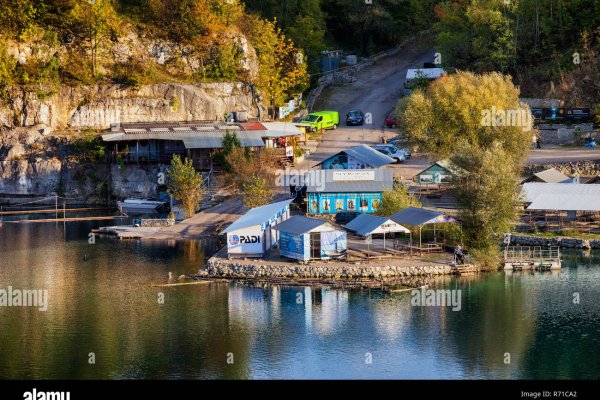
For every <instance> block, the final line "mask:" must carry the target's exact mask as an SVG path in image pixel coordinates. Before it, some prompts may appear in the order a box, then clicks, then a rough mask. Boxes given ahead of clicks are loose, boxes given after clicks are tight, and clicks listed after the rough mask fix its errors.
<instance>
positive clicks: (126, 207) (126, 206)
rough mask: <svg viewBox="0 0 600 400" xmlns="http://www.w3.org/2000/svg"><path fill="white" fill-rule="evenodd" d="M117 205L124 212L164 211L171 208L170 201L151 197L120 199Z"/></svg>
mask: <svg viewBox="0 0 600 400" xmlns="http://www.w3.org/2000/svg"><path fill="white" fill-rule="evenodd" d="M117 206H118V207H119V211H121V212H122V213H125V214H126V213H152V212H155V211H158V212H164V211H167V210H168V208H169V203H168V202H166V201H160V200H150V199H135V198H131V199H125V200H123V201H118V202H117Z"/></svg>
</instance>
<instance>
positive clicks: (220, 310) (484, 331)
mask: <svg viewBox="0 0 600 400" xmlns="http://www.w3.org/2000/svg"><path fill="white" fill-rule="evenodd" d="M94 226H97V225H90V224H86V223H73V224H67V225H66V226H63V225H62V224H58V225H56V224H36V225H9V224H5V225H4V227H3V228H1V229H0V289H6V288H7V287H8V286H9V285H11V286H12V287H14V288H21V289H45V290H48V296H49V306H48V310H47V311H45V312H42V311H39V310H38V309H37V308H32V307H28V308H26V307H0V378H3V379H26V378H43V379H47V378H64V379H86V378H100V379H124V378H146V379H152V378H170V379H177V378H188V379H210V378H217V379H220V378H233V379H248V378H259V379H260V378H291V379H296V378H325V379H335V378H382V379H396V378H397V379H419V378H425V379H455V378H475V379H478V378H491V379H503V378H525V379H534V378H542V379H547V378H558V379H574V378H584V379H597V378H599V377H600V357H599V356H598V354H600V254H596V255H594V254H587V255H586V254H584V253H570V254H567V255H566V256H565V260H564V268H563V270H562V271H560V272H555V273H550V272H548V273H513V274H511V275H508V274H505V273H502V272H500V273H493V274H483V275H480V276H476V277H472V278H463V279H455V278H443V279H441V280H439V281H437V282H436V283H435V284H434V286H433V288H437V289H455V290H458V289H460V290H461V309H460V311H452V309H451V308H450V307H417V306H413V305H411V294H410V292H406V293H398V294H385V293H381V292H378V291H370V292H369V291H344V290H321V289H318V290H315V289H310V288H301V287H300V288H298V287H293V288H290V287H276V286H275V287H267V288H252V287H247V286H242V285H238V284H211V285H195V286H180V287H169V288H157V287H151V284H152V283H166V282H167V281H168V273H169V272H172V273H173V274H174V275H175V276H178V275H180V274H189V273H193V272H194V271H196V270H197V269H198V267H200V266H201V265H202V264H203V263H204V260H205V254H207V252H209V251H210V250H211V247H212V245H213V244H211V243H204V244H196V243H192V242H186V243H176V242H170V243H169V242H163V241H148V242H139V241H118V240H113V239H109V238H96V242H95V244H90V243H89V242H88V236H87V235H88V232H89V230H90V228H91V227H94ZM86 255H87V261H84V256H86ZM161 293H162V294H164V304H159V296H160V294H161ZM577 298H578V300H579V302H578V303H577V301H574V300H577ZM90 353H93V356H94V357H95V363H90V357H91V354H90Z"/></svg>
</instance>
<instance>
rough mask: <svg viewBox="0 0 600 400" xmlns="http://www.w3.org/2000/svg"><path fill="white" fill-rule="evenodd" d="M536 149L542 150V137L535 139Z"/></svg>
mask: <svg viewBox="0 0 600 400" xmlns="http://www.w3.org/2000/svg"><path fill="white" fill-rule="evenodd" d="M535 148H536V149H541V148H542V138H541V137H540V135H537V138H536V139H535Z"/></svg>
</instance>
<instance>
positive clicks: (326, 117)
mask: <svg viewBox="0 0 600 400" xmlns="http://www.w3.org/2000/svg"><path fill="white" fill-rule="evenodd" d="M301 122H302V123H303V124H310V126H308V127H307V129H308V130H309V131H311V132H316V131H320V130H321V129H336V128H337V127H338V125H339V124H340V114H339V113H338V112H337V111H318V112H313V113H310V114H308V115H307V116H306V117H305V118H304V119H303V120H302V121H301Z"/></svg>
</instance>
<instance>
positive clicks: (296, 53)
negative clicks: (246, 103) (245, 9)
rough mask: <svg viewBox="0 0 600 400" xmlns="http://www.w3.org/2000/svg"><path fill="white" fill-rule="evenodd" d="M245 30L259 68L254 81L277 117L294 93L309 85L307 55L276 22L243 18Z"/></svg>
mask: <svg viewBox="0 0 600 400" xmlns="http://www.w3.org/2000/svg"><path fill="white" fill-rule="evenodd" d="M244 31H245V32H246V34H247V35H248V36H249V37H250V39H251V41H252V44H253V46H254V48H255V50H256V53H257V57H258V62H259V71H258V76H257V77H256V78H255V79H254V81H255V82H254V83H255V84H256V86H257V87H258V89H259V90H260V91H261V93H262V94H263V96H264V99H265V101H266V103H267V104H268V105H269V107H270V109H271V110H272V113H273V116H275V108H276V107H277V106H280V105H282V104H283V103H284V102H285V101H286V100H288V98H289V97H290V96H291V94H292V93H293V92H302V91H303V90H304V89H306V88H307V87H308V74H307V68H306V62H305V61H304V55H303V54H302V53H301V51H300V50H299V49H297V48H296V47H295V46H294V44H293V43H292V41H291V40H289V39H288V38H286V37H285V35H284V34H283V33H282V31H281V29H280V28H278V27H277V26H276V24H275V21H265V20H263V19H261V18H260V17H258V16H256V15H250V16H249V17H248V18H245V19H244Z"/></svg>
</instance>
